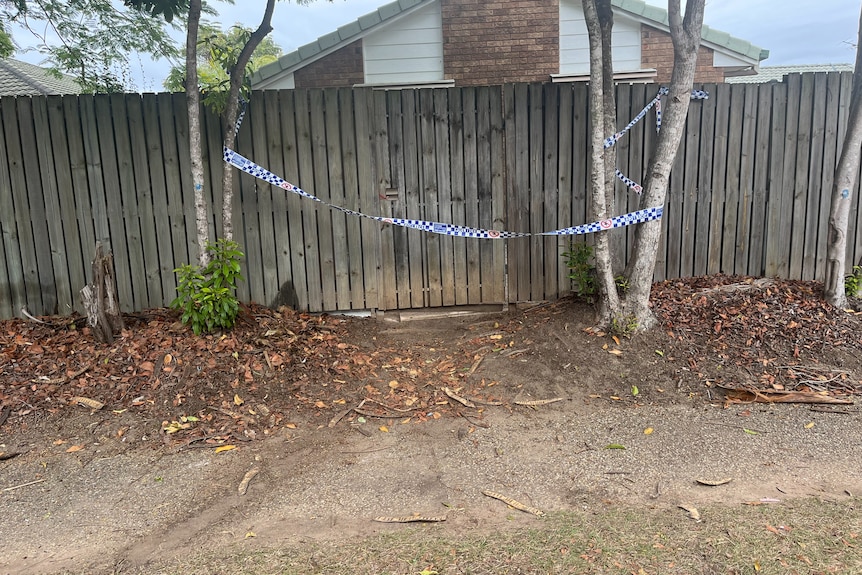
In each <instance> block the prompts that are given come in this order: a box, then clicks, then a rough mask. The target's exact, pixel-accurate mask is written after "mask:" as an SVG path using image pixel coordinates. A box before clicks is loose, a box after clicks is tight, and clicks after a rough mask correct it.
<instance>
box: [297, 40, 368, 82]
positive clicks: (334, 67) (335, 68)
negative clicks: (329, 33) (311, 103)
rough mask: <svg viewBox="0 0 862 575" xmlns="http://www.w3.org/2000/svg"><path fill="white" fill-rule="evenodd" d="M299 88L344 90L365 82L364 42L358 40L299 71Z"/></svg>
mask: <svg viewBox="0 0 862 575" xmlns="http://www.w3.org/2000/svg"><path fill="white" fill-rule="evenodd" d="M293 79H294V83H295V85H296V87H297V88H342V87H350V86H353V85H354V84H362V83H363V82H365V72H364V68H363V63H362V40H357V41H356V42H353V43H351V44H348V45H347V46H345V47H344V48H340V49H338V50H336V51H335V52H333V53H332V54H329V55H328V56H326V57H324V58H321V59H320V60H317V61H316V62H312V63H311V64H309V65H308V66H306V67H304V68H301V69H300V70H297V71H296V73H295V74H294V76H293Z"/></svg>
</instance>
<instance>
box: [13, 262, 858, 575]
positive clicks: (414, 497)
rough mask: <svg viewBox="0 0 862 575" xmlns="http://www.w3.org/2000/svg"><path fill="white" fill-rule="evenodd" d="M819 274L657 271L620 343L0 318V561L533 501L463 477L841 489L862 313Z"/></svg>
mask: <svg viewBox="0 0 862 575" xmlns="http://www.w3.org/2000/svg"><path fill="white" fill-rule="evenodd" d="M819 289H821V288H820V286H818V285H817V284H814V283H805V282H783V281H778V280H754V279H752V278H739V277H725V276H713V277H709V278H694V279H691V280H685V281H671V282H665V283H662V284H657V285H656V286H655V288H654V292H653V306H654V310H655V312H656V315H657V317H658V318H659V320H660V326H659V327H658V328H656V329H655V330H653V331H651V332H649V333H648V334H643V335H639V336H636V337H634V338H628V337H626V334H622V333H620V334H611V333H602V332H598V331H596V330H593V329H591V327H590V326H591V322H592V320H593V314H592V309H591V307H590V306H589V305H588V304H587V303H585V302H580V301H574V300H572V299H564V300H561V301H557V302H550V303H543V304H538V305H533V306H522V307H520V308H515V307H514V306H513V307H512V308H510V309H509V310H508V311H505V312H500V313H491V314H489V313H470V312H469V310H459V311H458V312H457V313H455V312H453V311H452V310H449V311H448V312H447V313H446V314H445V317H443V316H441V314H440V313H437V314H433V313H427V314H420V313H414V314H404V316H405V317H404V318H402V321H399V322H396V321H387V320H380V319H371V318H349V319H348V318H336V317H331V316H310V315H304V314H298V313H296V312H293V311H291V310H286V309H283V310H280V311H272V310H266V309H263V308H259V307H254V306H253V307H251V308H248V309H246V310H245V313H244V315H243V318H242V321H241V322H240V324H239V325H238V327H237V328H236V329H235V330H233V331H232V332H230V333H229V334H219V335H214V336H207V337H204V338H195V337H193V336H191V335H190V334H189V333H188V330H187V329H186V328H185V327H183V326H181V325H180V324H178V323H177V322H176V316H175V314H173V313H172V312H169V311H167V310H151V311H149V312H147V313H143V314H136V315H129V316H127V317H126V322H127V329H126V330H125V331H124V332H123V334H122V335H121V336H120V337H119V338H118V339H117V341H115V342H114V343H113V344H111V345H99V344H95V343H93V341H92V338H91V337H90V335H89V333H88V331H87V329H86V328H85V327H84V326H83V324H82V323H81V322H80V321H76V320H75V319H74V318H71V319H70V318H41V319H42V321H43V322H45V323H36V322H33V321H23V320H14V321H8V322H2V324H0V349H2V351H0V400H2V408H0V422H2V425H0V509H2V513H0V548H2V552H0V573H2V574H7V573H8V574H33V573H60V572H63V571H71V572H76V573H77V572H80V573H142V572H146V573H172V572H174V571H172V570H171V569H172V567H171V566H172V565H177V564H178V562H180V561H181V560H182V558H184V557H187V556H189V554H192V553H199V552H201V550H203V549H212V550H213V552H214V553H215V552H218V553H230V552H232V551H235V550H247V549H254V548H262V547H278V546H279V545H282V544H288V543H294V544H295V543H297V542H302V541H307V540H331V539H344V538H349V537H357V538H358V537H364V536H367V535H369V534H374V533H379V532H381V531H387V530H396V529H400V528H402V527H403V526H402V525H401V524H398V523H382V522H378V521H374V519H375V518H380V517H384V518H385V517H390V518H402V517H409V516H414V515H416V514H418V515H419V516H422V517H429V518H442V517H445V518H446V522H445V524H444V525H445V529H446V530H447V531H450V532H452V533H459V532H468V531H469V532H476V531H479V532H482V531H488V532H489V531H491V530H494V529H501V528H510V527H513V526H521V525H524V524H528V523H529V522H530V521H533V520H534V517H533V516H532V515H530V514H529V513H521V512H517V511H513V510H512V508H509V507H507V506H506V504H505V503H503V502H501V501H499V500H497V499H494V498H492V497H489V496H487V495H485V494H484V492H485V491H492V492H496V493H500V494H503V495H506V496H508V497H510V498H513V499H515V500H517V501H520V502H522V503H524V504H527V505H530V506H533V507H536V508H539V509H541V510H544V511H557V510H567V511H582V510H583V511H590V510H595V509H600V508H602V507H603V506H608V505H623V504H624V505H634V506H644V507H650V508H659V509H667V510H668V512H669V513H682V512H681V511H680V510H679V509H678V505H680V504H687V505H698V504H703V503H716V502H718V503H726V504H728V505H733V504H738V503H743V502H760V501H761V500H762V499H764V498H765V499H766V500H767V501H771V500H787V499H792V498H799V497H810V496H817V497H822V498H830V499H837V500H841V499H843V498H848V497H850V496H852V495H853V494H858V493H860V492H862V468H860V467H859V464H858V462H859V461H860V460H862V443H860V442H859V441H858V438H859V437H860V435H862V418H860V411H859V407H858V405H857V404H858V399H859V398H858V394H859V393H860V392H862V314H860V313H859V312H854V311H852V310H835V309H832V308H830V307H829V306H827V305H826V304H824V303H822V302H821V301H820V298H819V293H818V290H819ZM408 315H411V316H414V317H411V318H410V320H409V321H408V320H407V319H406V316H408ZM791 400H792V401H793V403H785V402H787V401H791ZM244 478H245V479H246V481H243V479H244ZM698 479H701V480H703V481H704V482H706V483H709V482H719V481H720V480H724V479H731V480H732V481H730V482H729V483H725V484H723V485H719V486H709V485H704V484H703V483H698V481H697V480H698ZM240 491H245V492H244V493H240Z"/></svg>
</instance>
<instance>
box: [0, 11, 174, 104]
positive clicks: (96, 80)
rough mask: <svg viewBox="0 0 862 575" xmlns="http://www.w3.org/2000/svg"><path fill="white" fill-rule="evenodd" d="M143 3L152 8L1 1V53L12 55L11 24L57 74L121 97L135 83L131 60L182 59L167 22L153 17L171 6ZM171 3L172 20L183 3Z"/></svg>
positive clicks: (97, 90) (87, 88) (87, 89)
mask: <svg viewBox="0 0 862 575" xmlns="http://www.w3.org/2000/svg"><path fill="white" fill-rule="evenodd" d="M140 3H141V4H142V5H143V4H152V5H153V7H152V8H151V9H150V10H144V9H141V7H139V6H135V5H133V0H127V1H126V3H125V4H124V5H119V4H115V3H114V2H112V1H111V0H0V21H2V22H3V23H4V34H0V51H8V50H9V44H11V42H9V34H8V33H9V31H10V24H14V25H18V26H20V27H22V28H23V29H25V30H27V31H28V32H30V33H31V34H32V35H33V37H34V38H35V39H36V42H37V47H36V50H38V51H39V52H40V53H41V54H43V55H44V56H45V57H46V60H47V61H48V62H49V63H50V64H51V65H52V66H53V67H54V68H55V69H56V70H58V71H62V72H65V73H67V74H69V75H71V76H74V77H75V79H76V80H77V81H78V83H79V84H80V85H81V87H82V88H83V89H84V90H85V91H88V92H115V91H121V90H123V89H124V88H125V87H126V86H128V85H129V84H130V82H131V74H130V69H131V62H130V58H131V55H132V54H134V53H139V54H150V55H152V56H154V57H165V58H168V59H174V58H176V57H177V56H178V54H179V51H178V48H177V44H176V42H175V41H174V40H173V39H172V38H171V37H170V35H169V34H168V29H167V25H166V23H165V20H164V19H159V18H153V17H152V14H154V13H159V14H165V15H166V14H167V12H165V10H166V9H167V8H168V6H167V4H168V2H167V0H160V1H158V2H156V1H153V2H149V3H147V2H140ZM171 3H172V5H173V6H174V8H173V9H172V11H171V12H170V14H176V13H178V11H181V10H182V6H183V3H182V2H181V0H171ZM156 4H159V5H160V6H161V8H156V7H155V5H156ZM4 36H5V40H4Z"/></svg>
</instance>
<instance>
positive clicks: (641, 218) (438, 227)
mask: <svg viewBox="0 0 862 575" xmlns="http://www.w3.org/2000/svg"><path fill="white" fill-rule="evenodd" d="M224 160H225V162H227V163H229V164H231V165H232V166H235V167H236V168H239V169H240V170H242V171H243V172H245V173H247V174H249V175H251V176H254V177H255V178H258V179H260V180H263V181H264V182H267V183H269V184H272V185H273V186H278V187H279V188H282V189H284V190H287V191H289V192H292V193H294V194H298V195H300V196H302V197H304V198H308V199H310V200H313V201H315V202H320V203H321V204H324V205H326V206H329V207H330V208H333V209H336V210H339V211H341V212H344V213H345V214H349V215H353V216H359V217H363V218H368V219H371V220H375V221H378V222H383V223H386V224H393V225H396V226H401V227H405V228H413V229H415V230H422V231H425V232H431V233H435V234H442V235H446V236H455V237H461V238H480V239H511V238H523V237H527V236H567V235H576V234H591V233H595V232H600V231H602V230H609V229H612V228H619V227H622V226H628V225H632V224H639V223H643V222H648V221H651V220H657V219H659V218H660V217H661V215H662V211H663V209H662V207H661V206H659V207H655V208H647V209H645V210H638V211H636V212H631V213H628V214H623V215H621V216H616V217H614V218H611V219H607V220H601V221H598V222H593V223H590V224H584V225H580V226H574V227H570V228H563V229H559V230H554V231H550V232H540V233H529V232H508V231H501V230H491V229H482V228H471V227H467V226H458V225H455V224H446V223H442V222H430V221H425V220H411V219H405V218H389V217H384V216H370V215H367V214H363V213H361V212H357V211H355V210H350V209H347V208H343V207H341V206H337V205H335V204H331V203H329V202H327V201H324V200H321V199H320V198H318V197H317V196H314V195H312V194H309V193H308V192H306V191H304V190H302V189H300V188H299V187H297V186H294V185H293V184H291V183H290V182H288V181H287V180H285V179H284V178H281V177H280V176H277V175H276V174H273V173H272V172H270V171H269V170H267V169H266V168H263V167H261V166H259V165H257V164H255V163H254V162H252V161H251V160H249V159H248V158H245V157H243V156H242V155H240V154H238V153H237V152H235V151H234V150H231V149H229V148H224Z"/></svg>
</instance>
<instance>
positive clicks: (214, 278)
mask: <svg viewBox="0 0 862 575" xmlns="http://www.w3.org/2000/svg"><path fill="white" fill-rule="evenodd" d="M206 250H207V252H208V253H209V254H210V262H209V263H208V264H207V265H206V267H204V268H203V269H201V268H200V267H199V266H192V265H190V264H186V265H184V266H182V267H179V268H177V269H175V270H174V272H175V273H176V274H177V277H178V280H179V285H178V286H177V293H178V294H179V295H178V296H177V298H176V299H175V300H174V301H172V302H171V307H172V308H174V309H179V310H181V311H182V312H183V315H182V317H181V318H180V320H181V321H182V322H183V323H184V324H186V325H191V327H192V331H194V332H195V335H200V334H201V333H210V332H212V331H215V330H217V329H230V328H231V327H233V325H234V323H235V322H236V318H237V316H238V315H239V300H237V299H236V295H234V294H235V292H236V282H237V281H238V280H240V281H241V280H243V279H244V278H243V277H242V274H241V273H240V265H239V262H240V260H241V259H242V258H243V256H244V254H243V253H242V252H241V251H240V250H239V245H238V244H237V243H236V242H229V241H227V240H218V241H217V242H216V243H209V244H207V247H206Z"/></svg>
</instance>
